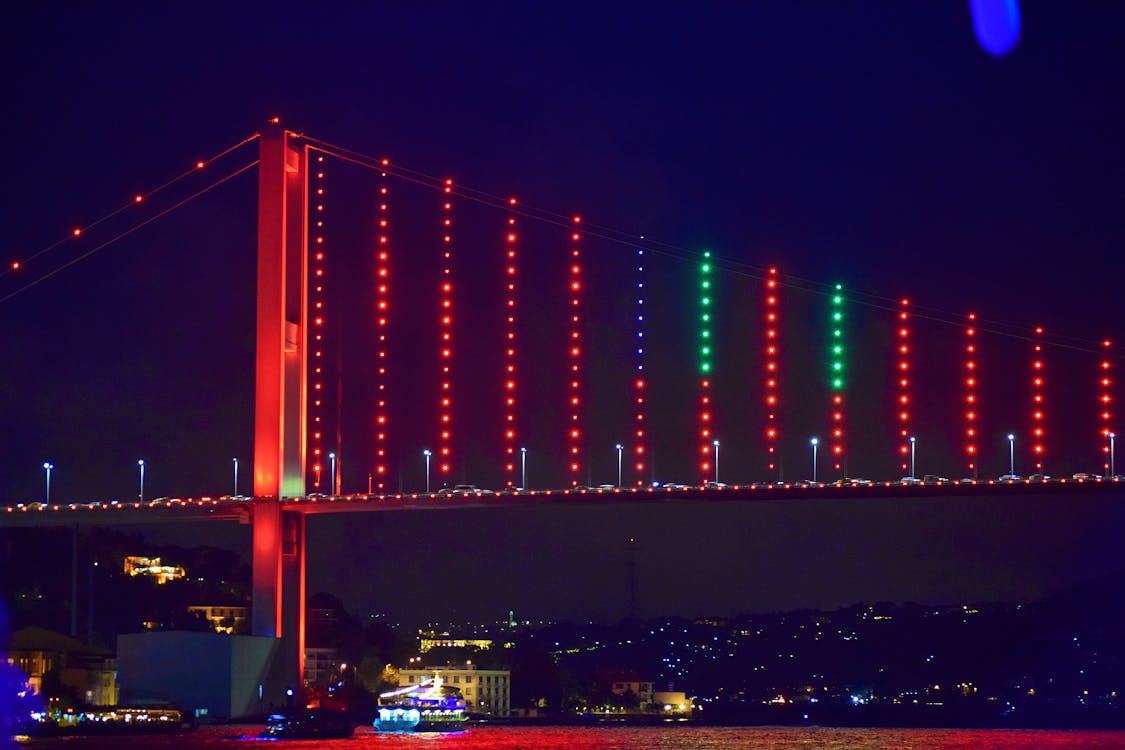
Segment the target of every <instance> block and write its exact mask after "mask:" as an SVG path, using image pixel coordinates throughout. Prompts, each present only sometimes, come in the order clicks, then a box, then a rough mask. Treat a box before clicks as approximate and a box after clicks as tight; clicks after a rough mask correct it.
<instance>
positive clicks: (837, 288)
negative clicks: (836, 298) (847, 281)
mask: <svg viewBox="0 0 1125 750" xmlns="http://www.w3.org/2000/svg"><path fill="white" fill-rule="evenodd" d="M843 288H844V285H843V284H837V285H836V291H837V292H838V291H841V290H842V289H843Z"/></svg>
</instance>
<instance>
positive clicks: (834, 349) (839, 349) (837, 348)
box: [832, 346, 844, 354]
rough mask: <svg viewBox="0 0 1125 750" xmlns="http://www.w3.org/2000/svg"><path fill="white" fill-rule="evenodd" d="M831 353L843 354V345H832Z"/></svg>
mask: <svg viewBox="0 0 1125 750" xmlns="http://www.w3.org/2000/svg"><path fill="white" fill-rule="evenodd" d="M832 353H833V354H843V353H844V347H842V346H834V347H832Z"/></svg>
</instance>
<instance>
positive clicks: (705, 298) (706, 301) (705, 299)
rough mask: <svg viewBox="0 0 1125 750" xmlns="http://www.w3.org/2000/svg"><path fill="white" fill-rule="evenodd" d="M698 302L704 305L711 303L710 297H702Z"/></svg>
mask: <svg viewBox="0 0 1125 750" xmlns="http://www.w3.org/2000/svg"><path fill="white" fill-rule="evenodd" d="M700 302H702V303H703V304H705V305H709V304H711V298H710V297H704V298H703V299H702V300H700Z"/></svg>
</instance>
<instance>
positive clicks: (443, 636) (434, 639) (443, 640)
mask: <svg viewBox="0 0 1125 750" xmlns="http://www.w3.org/2000/svg"><path fill="white" fill-rule="evenodd" d="M442 647H452V648H466V647H468V648H479V649H481V650H482V651H483V650H486V649H490V648H492V639H491V638H472V637H465V636H456V635H450V634H449V633H435V632H434V631H432V630H431V631H428V632H422V633H419V634H418V650H419V651H421V652H422V653H423V654H424V653H426V652H427V651H429V650H430V649H434V648H442Z"/></svg>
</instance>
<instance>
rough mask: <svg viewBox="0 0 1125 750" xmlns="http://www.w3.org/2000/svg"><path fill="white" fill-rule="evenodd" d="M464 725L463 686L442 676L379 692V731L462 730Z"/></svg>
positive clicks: (376, 722) (376, 720)
mask: <svg viewBox="0 0 1125 750" xmlns="http://www.w3.org/2000/svg"><path fill="white" fill-rule="evenodd" d="M464 728H465V699H464V698H462V697H461V690H460V689H459V688H455V687H449V686H447V685H443V684H442V679H441V678H440V677H436V676H435V677H434V678H433V679H430V680H422V682H420V683H418V684H417V685H408V686H406V687H402V688H399V689H398V690H392V691H390V692H388V693H382V694H380V695H379V713H378V716H377V717H376V719H375V730H376V731H378V732H459V731H461V730H462V729H464Z"/></svg>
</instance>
